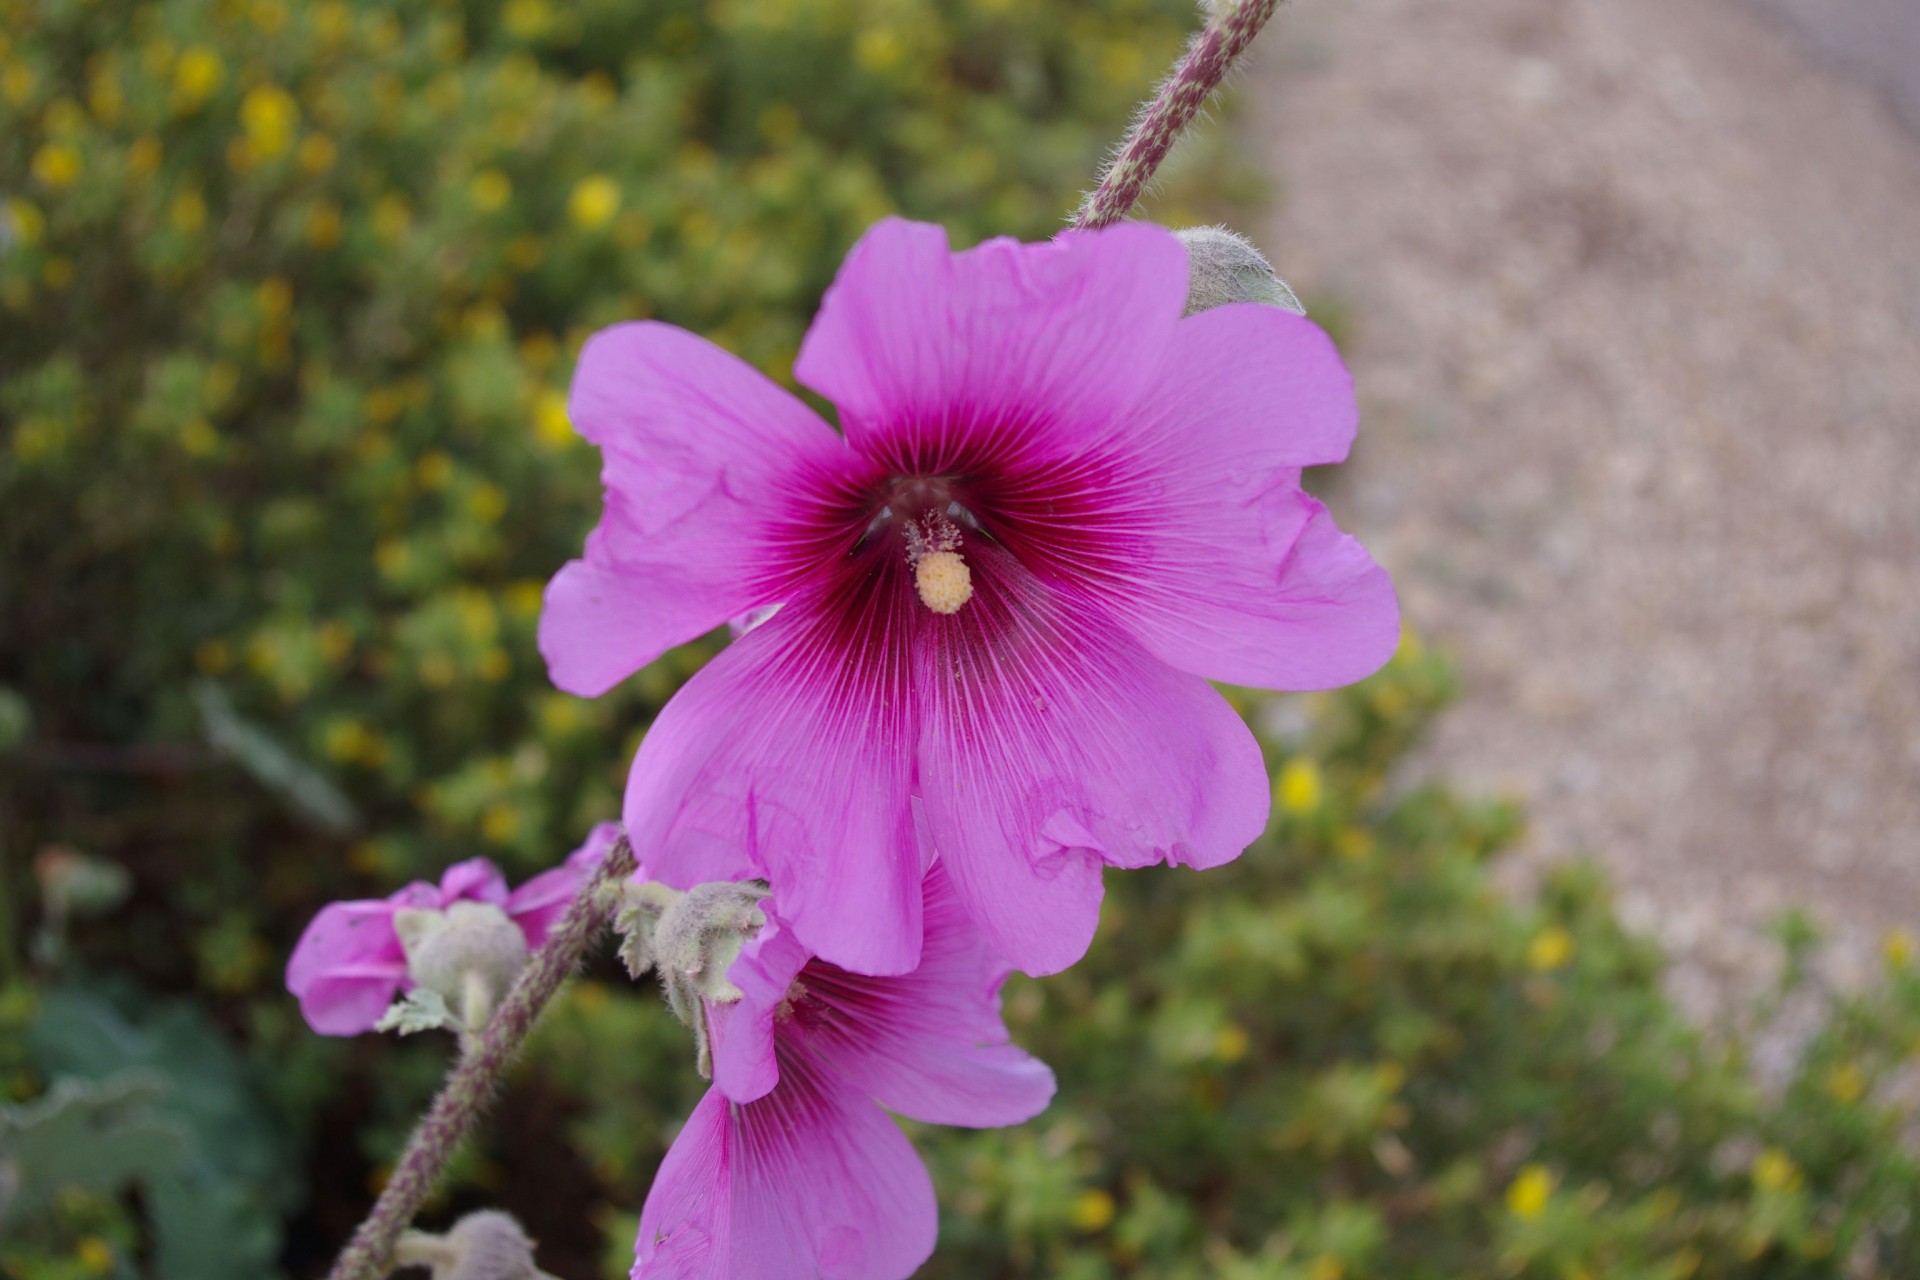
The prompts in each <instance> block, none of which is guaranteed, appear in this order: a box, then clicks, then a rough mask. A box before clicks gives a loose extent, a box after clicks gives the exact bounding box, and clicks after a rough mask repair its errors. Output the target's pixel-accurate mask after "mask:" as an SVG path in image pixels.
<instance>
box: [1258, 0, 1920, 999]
mask: <svg viewBox="0 0 1920 1280" xmlns="http://www.w3.org/2000/svg"><path fill="white" fill-rule="evenodd" d="M1264 43H1265V45H1266V49H1265V54H1264V59H1265V60H1264V63H1263V64H1262V65H1261V66H1260V67H1259V68H1258V69H1257V70H1256V71H1255V73H1254V76H1253V79H1252V82H1251V83H1250V84H1248V85H1247V86H1246V89H1247V94H1248V97H1249V99H1250V106H1251V108H1252V109H1251V111H1250V112H1249V118H1248V123H1247V127H1248V128H1249V130H1250V132H1251V134H1252V136H1253V137H1255V138H1256V139H1257V140H1258V142H1259V144H1260V145H1261V146H1263V147H1265V148H1267V149H1268V150H1269V151H1270V154H1271V156H1272V159H1273V164H1272V167H1273V169H1274V170H1275V172H1277V173H1279V174H1281V175H1282V176H1283V180H1284V184H1285V186H1284V195H1283V199H1282V200H1281V202H1280V205H1279V208H1278V210H1277V212H1276V214H1275V216H1274V217H1273V219H1272V220H1271V222H1270V225H1268V226H1266V227H1264V228H1256V230H1258V231H1260V232H1262V233H1263V234H1261V235H1259V236H1257V237H1256V238H1257V239H1259V240H1260V241H1261V242H1262V244H1263V246H1264V247H1265V248H1267V249H1268V250H1269V251H1270V256H1271V257H1272V258H1273V260H1274V262H1275V264H1276V265H1277V266H1278V267H1279V268H1280V271H1281V273H1282V274H1283V275H1284V276H1286V277H1287V278H1288V279H1289V280H1290V281H1291V282H1292V283H1293V284H1294V285H1295V286H1296V287H1297V288H1299V289H1300V291H1301V293H1302V295H1303V297H1305V298H1306V300H1307V303H1308V306H1309V309H1310V310H1311V309H1314V308H1315V307H1316V305H1319V306H1320V307H1322V308H1323V309H1324V313H1325V314H1330V315H1335V316H1338V315H1339V314H1342V313H1344V314H1347V315H1350V316H1351V317H1352V325H1351V337H1350V338H1349V339H1348V354H1349V356H1350V358H1351V360H1352V363H1353V367H1354V371H1355V374H1356V376H1357V378H1358V379H1359V383H1360V387H1361V402H1362V427H1361V443H1360V447H1359V449H1358V451H1357V452H1356V455H1355V465H1354V466H1353V467H1351V468H1349V469H1347V474H1346V475H1344V476H1343V477H1342V478H1341V479H1340V480H1339V481H1338V482H1337V483H1338V484H1339V485H1340V486H1341V487H1340V488H1339V489H1337V490H1336V491H1335V492H1334V494H1333V500H1334V502H1335V508H1336V511H1337V512H1338V513H1340V515H1341V517H1342V521H1343V523H1344V524H1345V525H1346V526H1347V527H1348V528H1350V529H1352V530H1354V531H1355V532H1356V533H1358V534H1360V535H1361V536H1362V537H1364V538H1365V539H1366V540H1367V541H1368V544H1369V545H1370V546H1372V547H1373V548H1374V549H1375V550H1376V553H1377V554H1379V555H1380V556H1381V557H1382V559H1383V560H1384V561H1385V562H1386V563H1387V564H1388V565H1389V566H1390V567H1391V568H1392V569H1393V570H1394V571H1395V574H1396V577H1397V579H1398V581H1399V582H1400V584H1401V589H1402V593H1403V599H1404V601H1405V604H1406V606H1407V611H1408V614H1409V616H1410V617H1411V618H1412V620H1413V621H1414V622H1415V623H1416V625H1418V626H1420V627H1421V628H1422V629H1423V630H1424V631H1426V632H1427V633H1428V634H1430V635H1433V636H1434V637H1436V638H1438V639H1439V640H1441V641H1442V642H1443V643H1445V644H1446V645H1448V646H1449V647H1450V648H1451V649H1452V651H1453V652H1454V653H1455V654H1457V655H1458V657H1459V659H1460V663H1461V669H1462V676H1463V682H1464V686H1465V695H1464V697H1463V698H1462V700H1461V703H1460V705H1459V706H1458V707H1457V708H1456V709H1455V710H1454V711H1452V712H1451V713H1450V715H1449V717H1448V718H1447V720H1446V722H1445V724H1444V726H1443V728H1442V730H1441V732H1440V734H1439V736H1438V740H1437V742H1436V743H1435V745H1434V749H1433V751H1432V752H1431V761H1432V763H1434V764H1435V765H1436V766H1438V767H1441V768H1444V769H1445V770H1446V771H1447V773H1448V774H1449V775H1450V776H1452V777H1454V778H1455V779H1457V780H1458V781H1460V782H1461V783H1463V784H1464V785H1466V786H1468V787H1470V788H1474V789H1480V790H1496V791H1500V790H1506V791H1513V792H1516V793H1518V794H1520V795H1522V796H1524V797H1525V798H1526V799H1527V800H1528V801H1529V803H1530V805H1531V810H1532V814H1533V818H1534V822H1535V830H1534V833H1533V835H1532V837H1531V840H1530V848H1529V850H1528V852H1527V854H1525V855H1524V856H1523V859H1522V863H1521V865H1522V867H1523V868H1524V866H1525V865H1526V863H1527V860H1529V859H1538V858H1543V857H1556V856H1562V855H1565V854H1568V853H1572V852H1579V851H1590V852H1594V853H1597V854H1598V855H1600V856H1601V857H1602V858H1603V859H1604V860H1605V861H1606V862H1607V863H1608V864H1609V865H1610V866H1611V867H1612V868H1613V870H1614V873H1615V875H1616V877H1617V879H1618V881H1619V884H1620V896H1621V901H1622V905H1623V907H1624V909H1625V910H1626V912H1627V914H1628V918H1629V919H1630V920H1632V921H1633V922H1634V923H1636V924H1637V925H1639V926H1641V927H1643V928H1647V929H1650V930H1652V931H1653V932H1655V933H1656V934H1657V935H1658V936H1660V937H1661V938H1662V939H1663V940H1664V941H1665V942H1667V943H1668V944H1669V945H1670V946H1671V947H1672V948H1673V949H1674V951H1675V952H1676V955H1677V957H1678V958H1679V960H1680V961H1681V963H1680V965H1679V967H1678V969H1677V971H1676V979H1675V980H1676V984H1677V987H1678V991H1679V994H1680V995H1681V996H1682V997H1683V999H1685V1000H1687V1002H1688V1003H1689V1004H1691V1005H1693V1006H1695V1007H1696V1008H1699V1009H1703V1010H1704V1009H1707V1008H1711V1007H1712V1006H1713V1004H1714V999H1715V995H1716V993H1719V992H1723V991H1724V990H1725V989H1726V986H1725V984H1726V982H1727V981H1728V980H1729V979H1732V980H1735V981H1736V982H1737V981H1739V980H1741V979H1743V978H1745V977H1747V976H1750V975H1755V974H1757V973H1761V972H1764V971H1766V970H1767V969H1768V968H1769V967H1770V962H1771V954H1772V953H1771V950H1770V948H1769V947H1768V946H1766V945H1764V944H1763V943H1762V942H1761V940H1760V939H1761V938H1762V936H1763V934H1762V929H1763V926H1764V924H1765V922H1766V921H1767V920H1768V919H1769V918H1770V917H1772V916H1773V915H1775V914H1776V913H1777V912H1779V911H1780V910H1781V909H1783V908H1785V907H1788V906H1790V905H1795V904H1799V905H1804V906H1806V907H1807V908H1809V909H1810V910H1811V911H1813V912H1814V914H1815V915H1816V916H1817V917H1818V918H1819V919H1821V920H1822V921H1823V922H1824V923H1825V924H1826V925H1828V926H1829V928H1830V929H1832V930H1833V931H1834V934H1835V941H1836V945H1835V949H1834V954H1833V956H1832V958H1831V964H1832V965H1833V968H1834V972H1835V973H1836V976H1838V977H1840V978H1842V979H1853V980H1857V979H1858V978H1859V977H1861V976H1862V975H1864V974H1866V973H1869V972H1871V971H1872V969H1873V967H1874V966H1877V964H1878V963H1879V960H1878V953H1879V943H1880V939H1881V938H1882V936H1883V935H1884V933H1885V931H1886V930H1888V929H1889V928H1892V927H1895V926H1905V927H1909V928H1914V929H1916V930H1920V136H1917V135H1916V134H1915V133H1913V132H1910V131H1908V130H1906V129H1905V128H1903V126H1902V125H1901V123H1900V118H1899V115H1898V113H1897V112H1896V109H1895V107H1894V106H1893V105H1892V104H1891V103H1889V101H1888V100H1887V99H1886V98H1885V97H1883V96H1881V95H1880V94H1879V92H1878V91H1877V90H1875V89H1874V88H1873V87H1871V85H1870V84H1868V83H1866V82H1865V81H1862V80H1855V79H1849V78H1846V77H1845V75H1844V73H1843V72H1842V71H1841V70H1838V69H1836V67H1835V65H1833V64H1831V63H1829V62H1828V61H1825V60H1823V59H1822V58H1821V57H1820V56H1819V55H1818V54H1817V53H1816V52H1815V51H1814V50H1812V49H1811V48H1809V47H1805V46H1803V45H1802V44H1801V43H1798V42H1796V40H1795V38H1794V37H1793V35H1792V33H1791V29H1790V27H1789V26H1788V24H1786V23H1783V22H1781V21H1779V20H1778V19H1777V18H1775V17H1771V16H1768V15H1766V14H1763V13H1761V12H1760V11H1759V10H1757V9H1752V8H1749V7H1747V6H1746V5H1745V4H1744V3H1742V2H1741V0H1688V2H1687V3H1685V4H1672V3H1669V2H1668V0H1425V2H1424V3H1415V2H1414V0H1297V3H1295V4H1293V5H1290V6H1288V8H1286V9H1284V10H1282V12H1281V15H1280V17H1279V19H1278V20H1277V21H1276V23H1275V25H1274V28H1273V29H1272V30H1271V31H1270V32H1269V33H1268V35H1267V37H1266V38H1265V41H1264ZM1915 65H1917V66H1920V62H1916V63H1915Z"/></svg>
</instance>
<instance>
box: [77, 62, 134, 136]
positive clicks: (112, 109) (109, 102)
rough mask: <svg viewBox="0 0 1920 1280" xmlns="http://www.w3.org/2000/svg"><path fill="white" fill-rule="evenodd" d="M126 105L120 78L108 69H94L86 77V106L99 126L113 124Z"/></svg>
mask: <svg viewBox="0 0 1920 1280" xmlns="http://www.w3.org/2000/svg"><path fill="white" fill-rule="evenodd" d="M126 104H127V95H126V94H125V93H123V92H121V89H120V77H119V76H117V75H115V74H114V72H113V70H112V68H110V67H104V66H102V67H96V68H95V69H94V71H93V74H91V75H89V76H88V77H87V106H88V107H89V108H90V109H91V110H92V111H93V118H94V119H95V120H98V121H99V122H100V123H101V124H106V125H110V124H113V123H115V122H116V121H118V120H119V119H120V111H121V109H122V108H123V107H125V106H126Z"/></svg>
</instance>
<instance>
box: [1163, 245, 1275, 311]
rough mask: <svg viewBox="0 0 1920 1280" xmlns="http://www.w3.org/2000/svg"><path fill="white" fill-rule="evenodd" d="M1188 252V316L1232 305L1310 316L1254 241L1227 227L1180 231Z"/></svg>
mask: <svg viewBox="0 0 1920 1280" xmlns="http://www.w3.org/2000/svg"><path fill="white" fill-rule="evenodd" d="M1174 234H1175V235H1176V236H1178V237H1180V243H1181V244H1183V245H1185V246H1186V249H1187V309H1186V313H1185V314H1187V315H1193V314H1194V313H1195V312H1199V311H1205V310H1207V309H1209V308H1211V307H1219V306H1225V305H1226V304H1227V303H1229V302H1259V303H1264V304H1265V305H1267V306H1270V307H1280V308H1283V309H1285V310H1287V311H1291V312H1293V313H1294V314H1295V315H1301V316H1303V315H1305V314H1307V309H1306V308H1305V307H1303V306H1301V305H1300V299H1298V298H1296V297H1294V295H1293V290H1291V289H1289V288H1287V286H1286V282H1285V281H1283V280H1281V279H1280V278H1279V277H1278V276H1276V275H1274V274H1273V268H1272V267H1271V266H1270V265H1268V263H1267V260H1266V258H1265V257H1263V256H1262V255H1261V253H1260V251H1259V250H1258V249H1256V248H1254V247H1253V243H1252V241H1250V240H1248V239H1247V238H1246V237H1245V236H1243V235H1239V234H1238V233H1236V232H1232V231H1229V230H1227V229H1226V228H1225V227H1187V228H1185V229H1183V230H1180V231H1176V232H1174Z"/></svg>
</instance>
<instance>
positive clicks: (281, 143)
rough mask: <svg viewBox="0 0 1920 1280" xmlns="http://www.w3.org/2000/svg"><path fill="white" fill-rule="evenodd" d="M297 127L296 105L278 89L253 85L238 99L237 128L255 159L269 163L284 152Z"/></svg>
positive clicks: (297, 114) (284, 92)
mask: <svg viewBox="0 0 1920 1280" xmlns="http://www.w3.org/2000/svg"><path fill="white" fill-rule="evenodd" d="M299 124H300V104H299V103H297V102H295V101H294V100H293V95H292V94H290V93H288V92H287V91H286V90H285V89H282V88H281V87H280V86H279V85H276V84H263V85H256V86H254V87H253V88H251V89H249V90H247V96H246V97H244V98H242V99H240V126H241V127H242V128H243V129H245V130H246V131H247V145H248V146H250V147H251V148H252V149H253V153H254V155H255V157H256V158H258V159H262V160H270V159H272V158H273V157H274V156H277V155H279V154H280V153H281V152H283V151H285V150H286V149H287V147H288V146H289V145H290V144H291V143H292V141H293V131H294V130H295V129H296V128H298V127H299Z"/></svg>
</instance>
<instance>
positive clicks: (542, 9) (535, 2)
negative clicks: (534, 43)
mask: <svg viewBox="0 0 1920 1280" xmlns="http://www.w3.org/2000/svg"><path fill="white" fill-rule="evenodd" d="M500 23H501V25H502V26H504V27H505V28H506V29H507V34H508V35H510V36H512V37H513V38H514V39H516V40H537V39H539V38H540V37H541V36H543V35H545V34H546V33H547V29H548V28H549V27H551V26H552V25H553V10H552V9H550V8H548V7H547V0H507V5H506V8H504V9H502V10H501V11H500Z"/></svg>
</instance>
